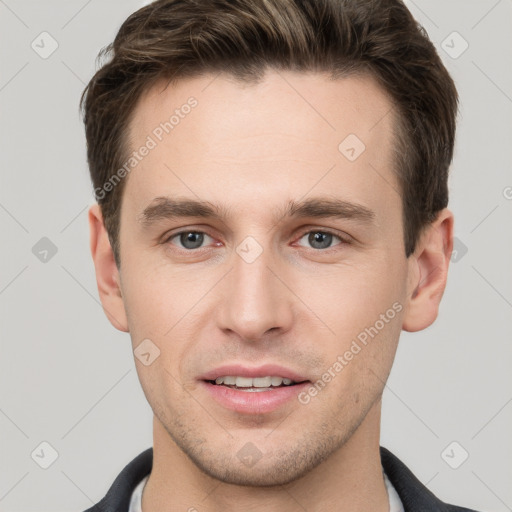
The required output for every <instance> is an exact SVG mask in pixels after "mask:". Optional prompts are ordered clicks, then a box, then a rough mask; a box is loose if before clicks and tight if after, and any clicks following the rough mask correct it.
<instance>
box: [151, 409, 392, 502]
mask: <svg viewBox="0 0 512 512" xmlns="http://www.w3.org/2000/svg"><path fill="white" fill-rule="evenodd" d="M380 404H381V403H380V401H379V402H377V403H376V404H374V406H373V407H372V408H371V409H370V411H369V412H368V414H367V415H366V417H365V419H364V420H363V422H362V423H361V425H360V426H359V427H358V429H357V430H356V432H355V433H354V434H353V435H352V436H351V437H350V439H349V440H348V441H347V442H346V443H345V444H344V445H343V446H342V447H340V448H339V449H338V450H337V451H336V452H334V453H333V454H332V455H331V456H330V457H329V458H328V459H326V460H325V461H323V462H322V463H321V464H320V465H318V466H317V467H316V468H314V469H313V470H312V471H310V472H309V473H307V474H306V475H305V476H303V477H301V478H300V479H298V480H295V481H294V482H291V483H289V484H286V485H280V486H274V487H247V486H239V485H233V484H227V483H224V482H221V481H219V480H217V479H215V478H212V477H210V476H209V475H206V474H205V473H203V472H202V471H201V470H199V468H197V466H196V465H195V464H194V463H193V462H192V461H191V460H190V459H189V458H188V457H187V455H185V454H184V453H183V452H182V450H181V449H180V448H179V447H178V446H177V445H176V444H175V443H174V442H173V440H172V439H171V438H170V436H169V434H168V433H167V431H166V430H165V429H164V427H163V426H162V424H161V423H160V422H159V421H158V419H157V418H156V417H155V418H154V423H153V436H154V439H153V468H152V471H151V475H150V477H149V479H148V481H147V483H146V486H145V488H144V492H143V496H142V509H143V511H144V512H157V511H159V512H170V511H171V510H183V511H189V512H198V511H201V512H220V511H228V512H230V511H236V510H248V511H252V510H265V511H267V512H277V511H279V512H295V511H297V510H301V509H304V510H307V511H308V512H319V511H322V512H329V511H333V512H334V511H336V512H363V511H368V510H373V511H375V512H388V511H389V498H388V495H387V491H386V487H385V484H384V479H383V475H382V466H381V461H380V452H379V439H380Z"/></svg>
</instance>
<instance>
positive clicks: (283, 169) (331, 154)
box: [125, 70, 400, 211]
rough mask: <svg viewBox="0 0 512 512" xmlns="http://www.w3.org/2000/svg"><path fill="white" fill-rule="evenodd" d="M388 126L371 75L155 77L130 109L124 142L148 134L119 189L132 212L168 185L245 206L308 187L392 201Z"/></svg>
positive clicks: (391, 121)
mask: <svg viewBox="0 0 512 512" xmlns="http://www.w3.org/2000/svg"><path fill="white" fill-rule="evenodd" d="M394 126H395V116H394V110H393V109H392V104H391V102H390V100H389V98H388V97H387V95H386V94H385V92H384V91H383V90H382V89H381V88H380V87H379V85H378V84H377V83H376V81H375V80H373V79H372V78H371V77H369V76H361V75H358V76H356V75H353V76H350V77H345V78H341V79H337V80H332V79H330V78H329V77H328V75H326V74H320V73H298V72H290V71H286V72H284V71H275V70H274V71H272V70H269V71H268V72H267V73H266V74H265V76H264V78H263V80H261V81H260V82H258V83H256V84H254V83H251V84H248V83H242V82H240V81H237V80H236V79H234V78H233V77H230V76H228V75H224V74H219V75H204V76H199V77H195V78H189V79H184V80H180V81H178V82H176V83H174V84H170V85H168V84H167V83H166V82H159V83H158V84H156V85H155V86H153V87H152V88H151V89H149V90H147V91H146V92H145V94H144V95H143V96H142V97H141V99H140V101H139V102H138V104H137V107H136V109H135V110H134V113H133V116H132V121H131V123H130V126H129V142H130V148H131V151H137V150H138V149H139V148H140V147H141V146H143V145H145V144H147V142H148V140H151V141H152V142H151V146H152V149H151V150H150V151H147V152H145V153H146V155H145V156H144V158H142V159H141V160H140V161H139V162H138V163H137V167H136V169H135V170H134V171H133V172H131V173H130V175H129V179H128V183H127V186H126V190H125V195H126V196H128V197H129V200H130V201H132V202H133V203H135V204H136V207H137V209H138V210H139V211H141V210H142V209H143V208H144V207H145V206H147V204H148V202H149V201H151V200H152V199H154V198H155V197H159V196H163V195H172V194H173V193H177V194H179V195H186V196H191V197H192V196H201V197H202V198H204V199H208V200H214V201H215V200H216V199H218V200H219V201H221V200H224V201H225V200H227V199H229V200H230V201H231V203H232V204H233V203H234V202H236V198H240V201H241V202H245V204H246V205H247V204H248V203H250V202H251V199H254V198H255V197H259V199H260V203H261V199H262V198H267V199H268V200H269V201H272V200H273V199H275V198H276V197H278V196H279V195H280V196H281V197H282V196H283V194H284V195H285V196H286V197H283V200H289V199H296V198H297V197H299V196H304V195H305V194H307V193H308V191H310V190H312V189H313V188H315V192H320V191H323V192H329V193H335V194H336V192H338V193H337V194H336V195H338V196H340V197H342V198H344V199H351V198H353V197H351V196H354V194H356V195H359V197H356V199H357V200H358V202H359V203H360V204H365V203H366V204H368V203H371V202H372V201H373V202H375V201H376V202H377V203H380V207H381V208H385V207H386V203H388V205H389V201H393V202H394V203H396V204H397V205H398V204H399V203H400V198H399V196H398V194H397V191H398V184H397V181H396V176H395V173H394V161H393V159H394V151H393V129H394ZM233 191H236V194H235V195H234V194H233V193H232V192H233ZM379 198H380V200H379ZM373 206H374V207H376V209H378V207H379V204H374V205H373Z"/></svg>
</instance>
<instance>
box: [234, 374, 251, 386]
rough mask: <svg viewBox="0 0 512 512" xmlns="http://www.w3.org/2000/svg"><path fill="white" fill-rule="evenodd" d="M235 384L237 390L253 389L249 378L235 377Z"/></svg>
mask: <svg viewBox="0 0 512 512" xmlns="http://www.w3.org/2000/svg"><path fill="white" fill-rule="evenodd" d="M235 384H236V387H237V388H252V387H253V385H252V379H251V377H237V378H236V383H235Z"/></svg>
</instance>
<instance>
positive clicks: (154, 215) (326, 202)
mask: <svg viewBox="0 0 512 512" xmlns="http://www.w3.org/2000/svg"><path fill="white" fill-rule="evenodd" d="M229 214H230V209H229V208H226V207H224V206H220V205H214V204H212V203H210V202H208V201H197V200H195V199H173V198H170V197H156V198H155V199H153V200H152V201H151V203H150V204H149V205H148V206H147V207H146V208H144V210H143V211H142V213H141V214H140V215H139V216H138V217H137V219H138V221H139V222H140V223H141V224H142V225H143V226H144V227H149V226H150V225H152V224H154V223H156V222H158V221H161V220H172V219H176V218H183V217H200V218H210V219H217V220H220V221H223V220H224V219H225V218H227V217H229ZM286 217H288V218H303V217H313V218H337V219H352V220H357V221H361V222H363V223H368V224H369V223H372V222H373V221H374V220H375V212H373V211H372V210H370V209H369V208H367V207H366V206H363V205H361V204H357V203H351V202H349V201H345V200H342V199H336V198H330V197H316V198H310V199H307V200H305V201H300V202H297V201H289V202H288V204H287V205H286V207H285V208H284V210H283V211H282V212H281V213H280V214H279V213H278V214H277V215H276V216H275V219H274V220H275V221H276V222H279V220H280V219H283V218H286Z"/></svg>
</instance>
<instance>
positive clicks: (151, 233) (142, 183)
mask: <svg viewBox="0 0 512 512" xmlns="http://www.w3.org/2000/svg"><path fill="white" fill-rule="evenodd" d="M190 97H194V98H195V100H196V101H197V104H195V106H193V107H192V108H182V106H183V105H185V104H187V100H188V99H189V98H190ZM176 109H178V110H179V113H178V114H176V115H177V116H178V117H179V122H176V119H174V120H173V123H174V126H173V128H172V130H170V129H169V128H168V127H167V128H168V130H169V133H166V132H165V131H162V129H161V130H158V129H157V127H159V126H160V123H163V122H165V121H168V120H169V118H170V116H171V115H173V113H175V110H176ZM390 109H391V104H390V102H389V100H388V99H387V97H386V96H385V95H384V93H383V92H382V91H381V89H380V88H379V87H378V86H377V85H376V84H375V82H373V81H372V80H371V79H369V78H364V77H359V78H357V77H350V78H345V79H341V80H337V81H331V80H329V79H328V78H327V77H326V76H324V75H321V74H297V73H292V72H286V73H285V72H280V73H278V72H275V71H269V72H268V73H267V74H266V77H265V79H264V80H263V81H262V82H261V83H259V84H257V85H247V84H245V85H242V84H241V83H239V82H236V81H235V80H234V79H231V78H227V77H223V76H222V75H220V76H218V77H217V78H215V79H214V76H203V77H200V78H194V79H188V80H183V81H181V82H179V83H178V84H177V85H174V86H170V87H168V88H165V85H162V84H159V86H158V87H154V88H153V89H151V90H150V91H148V93H147V94H146V95H145V96H144V97H143V98H142V100H141V101H140V103H139V104H138V106H137V109H136V111H135V113H134V118H133V121H132V123H131V125H130V135H131V149H132V150H138V148H140V147H141V146H143V145H144V144H146V143H147V141H148V136H151V138H152V139H153V141H154V142H155V143H156V146H155V147H152V148H151V149H150V150H149V152H148V154H147V156H145V157H144V158H143V159H142V160H141V161H140V163H138V165H137V167H136V168H135V169H134V170H133V171H132V172H131V174H130V175H129V177H128V178H127V182H126V188H125V190H124V192H123V194H124V196H123V202H122V209H121V222H120V226H121V228H120V248H121V249H120V255H121V269H120V284H121V291H122V298H123V303H124V308H125V311H126V315H127V322H128V328H129V331H130V334H131V338H132V343H133V348H134V349H135V348H136V347H137V346H138V345H139V344H140V343H141V342H142V341H143V340H146V339H149V340H151V342H152V343H153V344H154V345H156V346H157V347H158V349H159V350H160V355H159V357H157V358H156V359H155V360H154V361H153V362H152V363H151V364H150V365H147V366H146V365H144V364H142V363H140V362H139V361H138V360H137V363H136V364H137V371H138V374H139V378H140V381H141V383H142V386H143V389H144V393H145V395H146V397H147V400H148V401H149V403H150V405H151V407H152V409H153V411H154V414H155V421H156V422H157V423H158V425H159V429H160V431H161V432H165V435H167V434H168V435H169V436H170V438H169V439H168V442H169V443H172V442H175V443H176V444H177V445H178V446H179V447H180V448H181V449H182V450H183V452H185V453H186V454H187V455H188V456H189V457H190V458H191V459H192V460H193V461H194V463H195V464H196V465H197V466H198V467H200V468H201V469H202V470H203V471H204V472H206V473H207V474H209V475H211V476H213V477H215V478H219V479H221V480H223V481H226V482H232V483H240V484H245V485H271V484H279V483H285V482H289V481H292V480H294V479H296V478H298V477H300V476H301V475H304V474H305V473H306V472H307V471H309V470H311V469H312V468H314V467H315V466H317V465H318V464H319V463H320V462H322V461H323V460H324V459H326V458H327V457H329V456H330V455H331V454H333V453H334V452H335V451H336V450H337V449H338V448H339V447H340V446H342V445H343V444H344V443H346V442H347V441H348V440H349V439H350V438H351V436H352V434H353V433H354V432H355V431H356V430H357V429H358V428H359V427H360V426H361V425H364V421H365V419H366V420H367V421H369V419H368V418H369V417H370V414H369V412H371V411H372V410H375V409H376V408H377V407H378V406H379V401H380V396H381V393H382V390H383V387H384V381H385V379H386V378H387V376H388V373H389V371H390V368H391V364H392V361H393V358H394V354H395V350H396V347H397V342H398V337H399V333H400V331H401V327H402V317H403V311H404V310H403V308H405V305H406V303H407V300H408V296H409V293H410V286H408V282H409V281H410V280H409V279H408V273H409V262H408V260H407V259H406V258H405V253H404V242H403V228H402V207H401V198H400V195H399V193H398V191H399V186H398V183H397V180H396V178H395V175H394V171H393V147H392V127H393V122H394V119H393V115H392V111H391V110H390ZM185 112H187V113H185ZM155 130H156V131H155ZM155 134H158V135H159V137H160V138H161V139H162V140H161V141H160V140H159V137H157V136H156V135H155ZM347 137H348V139H347ZM345 139H346V140H345ZM358 139H359V140H358ZM360 141H362V142H363V143H364V145H365V149H364V151H362V150H363V146H362V145H361V142H360ZM340 144H341V146H340ZM150 146H153V144H151V143H150ZM165 198H167V199H168V200H170V201H171V200H172V201H200V202H207V203H208V206H210V208H213V209H214V210H215V211H216V212H217V214H218V216H211V215H199V213H200V212H195V214H193V213H194V212H190V211H188V212H187V211H185V210H184V209H183V208H182V209H181V210H175V209H174V210H173V209H172V208H171V205H169V204H167V205H165ZM314 201H318V202H320V204H319V206H320V207H322V208H316V210H315V208H310V209H309V210H308V209H302V210H299V211H300V212H302V215H298V214H297V213H295V214H294V212H293V211H291V212H290V211H289V210H288V208H289V206H290V205H291V204H293V208H292V210H296V207H300V206H301V205H302V204H303V203H308V202H309V203H311V202H314ZM328 201H329V202H331V203H330V206H331V208H333V207H336V208H338V209H339V210H340V214H339V215H331V216H329V215H327V213H326V211H325V207H326V206H329V204H328V203H326V202H328ZM342 202H344V204H342ZM340 204H341V207H340ZM162 205H163V206H162ZM333 205H334V206H333ZM317 206H318V205H317ZM332 211H334V210H332ZM171 212H174V213H175V215H174V216H170V215H169V214H170V213H171ZM176 212H178V213H179V212H181V215H176ZM203 213H205V214H206V213H208V212H206V211H204V212H203ZM183 214H187V216H183ZM189 214H192V215H190V216H188V215H189ZM180 234H181V236H180ZM187 235H188V236H187ZM365 329H366V330H365ZM365 333H366V336H365ZM363 340H365V341H363ZM146 343H147V342H146ZM347 352H348V353H351V354H352V356H350V354H348V353H347ZM337 362H338V364H336V363H337ZM222 367H224V368H222ZM226 367H230V368H226ZM264 367H266V368H264ZM251 372H252V373H251ZM326 375H327V377H326ZM225 376H228V377H237V376H238V377H245V379H239V380H238V384H239V385H240V386H247V385H249V386H251V387H250V388H246V390H240V389H234V388H233V387H232V385H229V386H226V385H225V383H224V384H222V383H221V384H215V383H212V382H211V381H214V380H215V379H216V378H217V377H225ZM251 376H252V377H258V378H260V379H263V380H256V381H250V380H247V379H248V378H249V379H250V377H251ZM287 376H288V378H291V379H292V380H293V381H296V382H302V384H295V385H291V386H283V385H282V383H281V382H282V381H281V380H280V379H279V377H281V378H282V377H287ZM329 376H330V378H329ZM265 377H275V378H276V379H274V383H275V384H280V386H279V387H277V386H276V387H275V388H273V387H270V389H269V388H268V387H267V388H266V389H264V390H262V391H255V390H254V386H260V385H263V386H268V385H269V383H270V382H271V381H269V380H268V379H266V380H265V379H264V378H265ZM303 381H305V382H303ZM318 381H320V384H318ZM230 382H232V381H230V380H229V379H228V380H227V383H228V384H229V383H230ZM235 382H236V381H235ZM284 382H285V383H287V381H284ZM322 383H323V384H324V385H322ZM315 390H316V392H315ZM372 421H373V420H372ZM171 438H172V440H173V441H171Z"/></svg>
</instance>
